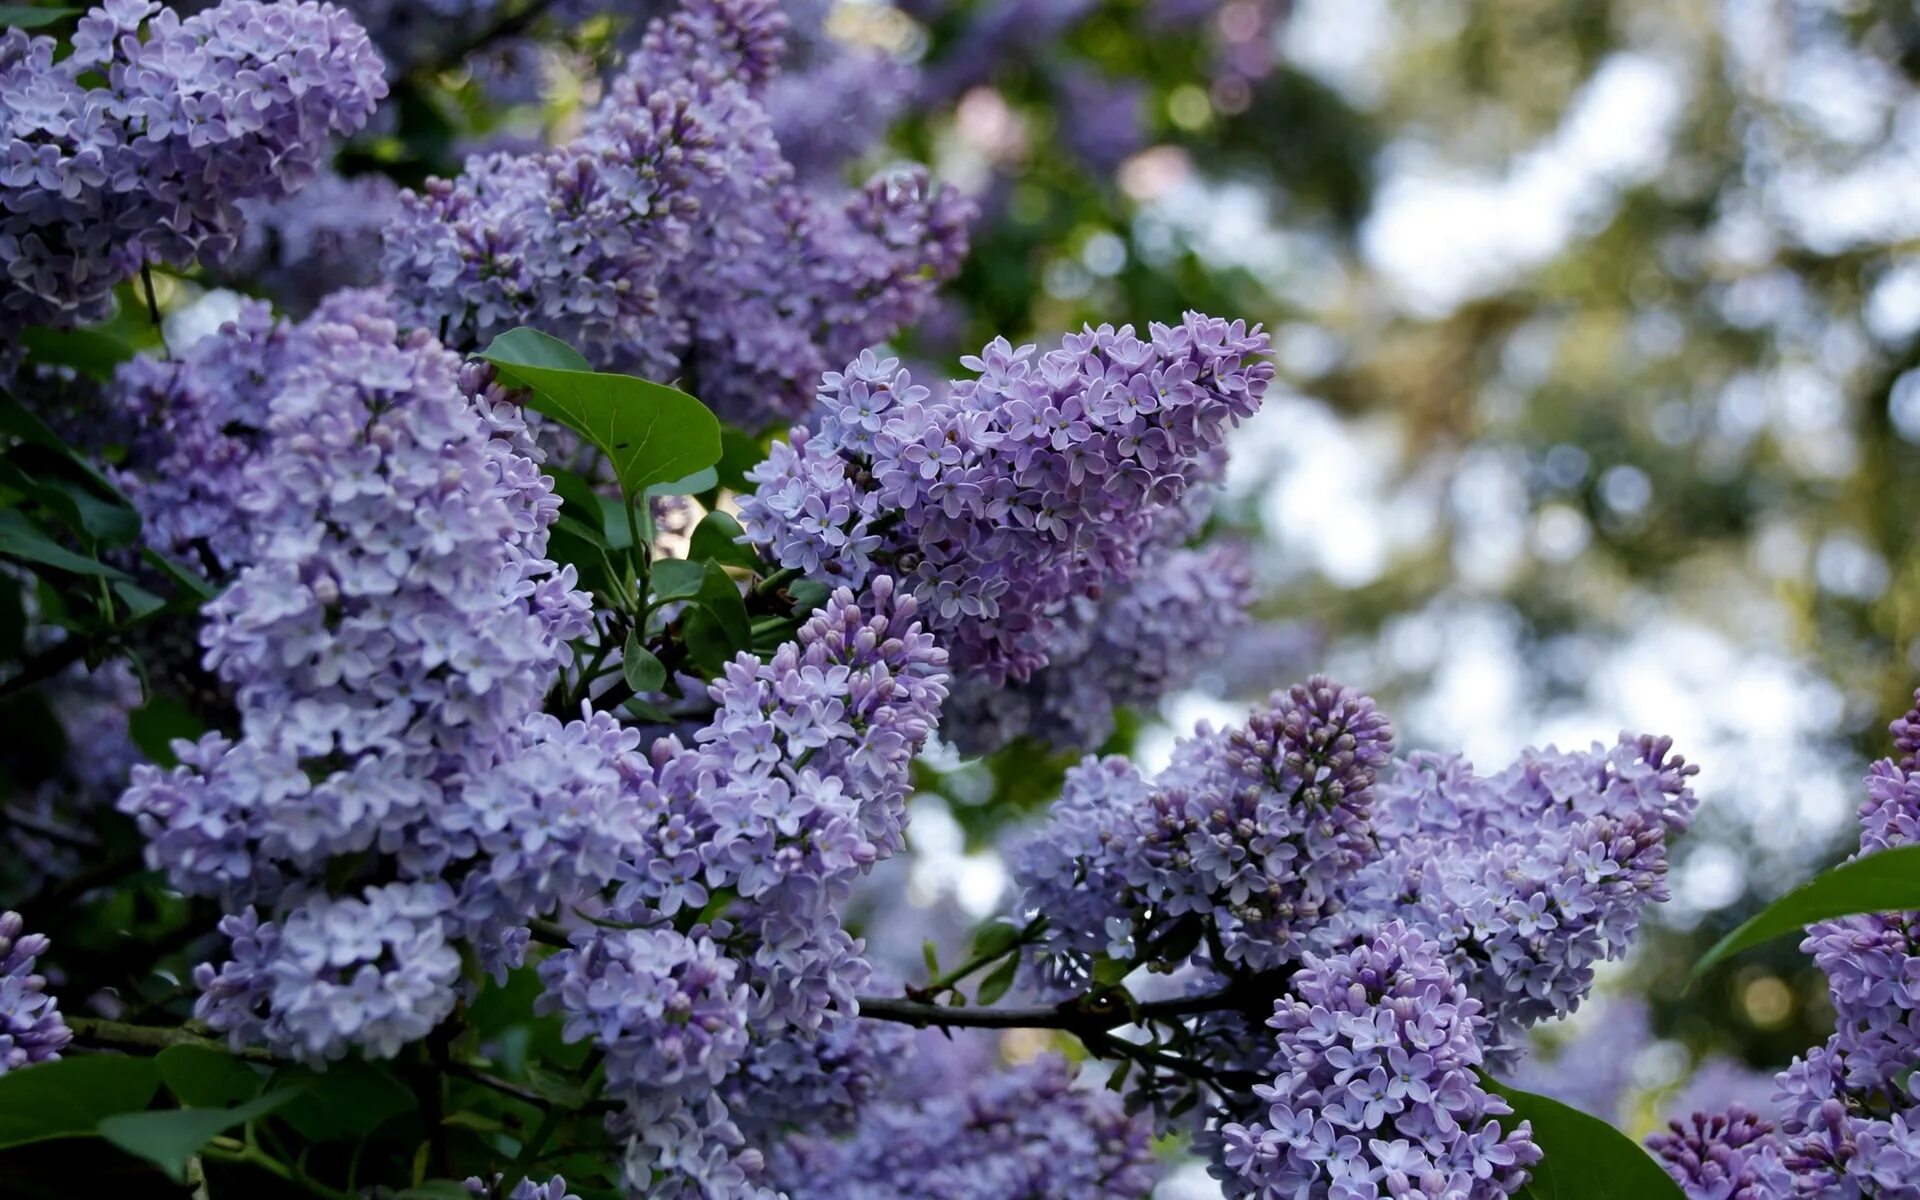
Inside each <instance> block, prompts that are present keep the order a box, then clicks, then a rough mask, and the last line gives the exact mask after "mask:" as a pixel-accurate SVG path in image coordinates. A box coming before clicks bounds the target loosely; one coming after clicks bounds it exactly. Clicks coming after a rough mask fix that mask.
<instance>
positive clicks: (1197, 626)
mask: <svg viewBox="0 0 1920 1200" xmlns="http://www.w3.org/2000/svg"><path fill="white" fill-rule="evenodd" d="M1140 570H1141V573H1140V575H1139V576H1138V577H1136V578H1135V579H1133V580H1132V581H1131V582H1129V583H1128V584H1126V585H1124V586H1122V587H1117V588H1113V589H1110V590H1108V591H1107V592H1106V593H1105V594H1104V595H1102V596H1101V597H1100V599H1099V600H1097V601H1095V600H1091V599H1088V598H1086V597H1076V598H1075V599H1074V600H1072V601H1071V602H1070V603H1069V605H1068V609H1067V614H1066V615H1063V617H1062V619H1061V620H1060V621H1059V623H1058V627H1057V632H1056V634H1055V637H1054V639H1053V641H1052V643H1051V644H1050V646H1049V647H1048V650H1047V665H1046V666H1045V667H1043V668H1041V669H1040V670H1038V671H1035V672H1034V673H1033V675H1032V676H1031V677H1030V678H1028V679H1027V680H1026V681H1025V682H1024V683H1018V684H1012V683H1010V684H1007V685H1005V686H1002V687H998V688H995V687H991V686H989V685H988V684H986V683H985V682H984V681H976V680H972V679H963V680H962V681H961V683H960V685H959V686H958V687H957V688H956V689H955V693H954V697H953V699H952V701H950V702H949V704H948V706H947V710H948V715H947V719H946V721H945V722H944V723H943V724H942V727H941V733H942V735H943V736H944V737H946V738H947V739H948V740H950V741H952V742H954V743H955V744H956V745H958V746H960V747H961V748H962V749H965V750H968V751H972V752H988V751H991V750H994V749H997V748H998V747H1000V746H1003V745H1005V744H1007V743H1008V742H1010V741H1013V740H1014V739H1015V738H1017V737H1023V736H1026V737H1034V738H1038V739H1040V740H1042V741H1044V742H1046V743H1047V744H1049V745H1051V746H1054V747H1056V748H1058V749H1063V750H1071V749H1088V748H1091V747H1095V746H1098V745H1100V744H1101V743H1102V742H1104V741H1106V740H1107V738H1108V737H1110V736H1111V735H1112V734H1113V730H1114V714H1115V713H1116V712H1117V711H1119V710H1120V709H1123V708H1144V707H1147V706H1150V705H1152V704H1154V703H1155V702H1157V701H1158V700H1159V699H1160V698H1161V697H1163V696H1165V695H1167V694H1169V693H1171V692H1173V691H1175V690H1176V689H1178V688H1179V687H1181V686H1183V685H1184V684H1186V683H1187V682H1188V681H1189V680H1190V679H1191V678H1192V677H1193V675H1194V673H1195V672H1196V671H1197V670H1198V669H1199V668H1200V667H1201V666H1203V665H1204V664H1206V663H1208V662H1210V661H1213V660H1214V659H1217V658H1218V657H1220V656H1221V655H1223V654H1225V653H1226V651H1227V648H1228V646H1229V645H1230V644H1231V641H1232V639H1233V638H1234V635H1235V634H1237V633H1238V632H1239V630H1240V629H1241V628H1242V627H1243V626H1244V625H1245V624H1246V619H1247V609H1248V607H1249V606H1250V605H1251V604H1252V602H1253V586H1252V576H1251V572H1250V571H1249V570H1248V567H1247V563H1246V556H1245V553H1244V551H1242V550H1241V549H1240V548H1239V547H1237V546H1234V545H1232V544H1228V543H1221V544H1216V545H1211V546H1208V547H1206V548H1204V549H1186V548H1181V549H1176V550H1173V551H1171V552H1169V553H1167V554H1166V555H1164V556H1161V557H1158V558H1156V559H1154V560H1152V561H1151V562H1148V563H1143V564H1142V566H1141V568H1140Z"/></svg>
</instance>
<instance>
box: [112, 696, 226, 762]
mask: <svg viewBox="0 0 1920 1200" xmlns="http://www.w3.org/2000/svg"><path fill="white" fill-rule="evenodd" d="M206 731H207V724H206V722H205V721H202V720H201V719H200V718H199V717H197V716H195V715H194V713H193V710H192V709H190V708H188V707H187V706H186V705H184V704H182V703H180V702H179V701H178V700H175V699H173V698H172V697H170V696H155V697H154V698H153V699H151V700H149V701H147V702H146V703H145V704H143V705H141V706H140V707H139V708H136V709H134V710H133V712H131V713H130V714H128V716H127V736H128V737H130V738H132V739H133V744H134V745H136V746H138V747H140V752H141V753H142V754H144V755H146V756H147V757H148V758H150V759H152V760H153V761H154V762H156V763H159V764H160V765H161V766H163V767H171V766H174V765H176V764H177V763H178V762H179V761H180V760H179V758H178V757H177V756H176V755H175V754H174V752H173V743H174V741H175V739H178V738H185V739H186V740H187V741H193V740H194V739H196V738H198V737H199V736H200V735H201V734H203V733H205V732H206Z"/></svg>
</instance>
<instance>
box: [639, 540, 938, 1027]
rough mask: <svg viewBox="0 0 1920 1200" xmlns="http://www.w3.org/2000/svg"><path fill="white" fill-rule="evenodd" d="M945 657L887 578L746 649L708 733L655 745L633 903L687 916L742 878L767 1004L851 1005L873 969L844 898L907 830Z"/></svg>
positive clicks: (792, 1020) (801, 1019)
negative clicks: (766, 652) (788, 632)
mask: <svg viewBox="0 0 1920 1200" xmlns="http://www.w3.org/2000/svg"><path fill="white" fill-rule="evenodd" d="M945 668H946V655H945V652H944V651H942V650H941V649H940V648H939V647H938V646H936V645H935V644H934V642H933V638H932V637H931V636H930V635H929V634H928V633H927V632H926V631H925V630H924V629H922V628H921V625H920V622H919V620H918V612H917V608H916V605H915V604H914V601H913V598H912V597H910V596H906V595H900V594H896V593H895V592H894V589H893V586H892V582H891V581H890V580H886V579H884V578H883V579H879V580H875V581H873V583H872V585H871V586H870V587H869V589H868V593H867V595H866V596H865V597H863V598H861V599H860V600H859V601H856V600H855V598H854V596H853V594H852V592H851V591H849V590H847V589H844V588H843V589H841V590H840V591H839V592H837V593H836V594H835V595H834V596H832V597H831V598H830V599H829V600H828V602H827V604H826V606H825V607H824V608H822V609H821V610H819V611H818V612H816V613H815V614H814V615H813V616H812V617H811V618H809V619H808V621H807V622H806V623H805V624H804V625H803V626H802V627H801V629H800V631H799V633H798V635H797V637H796V639H795V640H794V641H793V642H790V643H787V644H786V645H784V646H782V647H781V648H780V649H779V650H778V651H776V652H775V654H774V655H773V657H772V658H771V659H769V660H768V661H766V662H764V663H763V662H760V661H758V660H756V659H754V658H752V657H750V656H747V655H742V656H741V657H739V658H738V659H736V660H735V661H734V662H733V663H732V664H730V665H729V666H728V668H727V670H726V672H725V673H724V675H723V676H722V677H721V678H720V679H718V680H716V681H714V683H713V685H712V687H711V689H710V690H711V694H712V697H713V699H714V701H715V703H716V704H717V705H718V711H717V712H716V713H715V715H714V717H713V720H712V721H711V722H710V723H709V724H708V726H707V727H706V728H705V729H703V730H701V731H700V732H699V734H698V735H696V737H695V738H694V741H693V744H691V745H687V744H684V743H682V742H681V741H680V740H679V739H678V738H675V737H666V738H661V739H660V740H658V741H656V742H655V743H654V744H653V745H652V747H650V749H649V754H650V756H651V759H652V761H653V764H654V776H653V778H652V779H651V780H647V781H644V782H643V783H642V784H641V785H640V790H639V793H638V797H639V798H638V801H637V803H638V805H639V809H640V822H639V824H640V836H641V838H642V839H643V841H644V843H645V845H646V847H647V849H646V850H645V851H643V852H642V853H641V855H640V856H639V857H638V858H636V859H635V860H634V862H633V864H632V865H631V867H629V868H627V869H626V870H624V871H623V873H622V885H621V888H620V891H619V893H618V895H617V896H616V903H617V904H618V905H620V906H622V907H627V908H633V907H634V906H643V907H644V910H646V911H652V912H658V913H660V914H662V915H664V916H668V917H671V916H672V915H674V914H675V913H677V912H679V911H680V910H682V909H683V908H688V909H694V910H698V909H699V908H700V907H701V906H702V905H704V904H705V903H706V901H707V898H708V896H709V895H710V893H711V891H712V890H714V889H718V888H723V887H730V888H733V889H735V890H736V891H737V892H738V894H739V896H740V898H741V900H742V901H743V902H744V903H742V904H740V905H738V906H736V908H735V909H734V911H733V916H732V919H733V920H734V921H736V922H738V923H739V924H740V925H741V926H742V932H743V933H744V934H746V935H747V936H749V937H750V939H751V941H752V943H753V945H754V946H755V950H754V951H753V953H752V955H751V957H750V963H749V982H751V983H752V984H753V985H754V987H755V991H756V996H757V1000H756V1006H755V1007H756V1015H757V1016H758V1017H759V1018H761V1019H763V1020H770V1021H774V1022H775V1023H776V1024H777V1023H779V1022H781V1021H784V1022H786V1023H788V1024H791V1025H792V1026H794V1027H795V1028H797V1029H800V1030H802V1031H805V1032H809V1033H810V1032H813V1031H815V1030H817V1029H818V1027H819V1024H820V1021H821V1019H822V1015H823V1014H824V1012H825V1010H826V1009H827V1008H829V1007H837V1008H841V1009H843V1010H850V1009H851V1002H852V999H853V989H854V988H855V987H857V986H858V985H859V984H861V983H864V982H865V980H866V976H867V972H868V968H867V966H866V963H865V960H864V959H862V958H861V957H860V956H859V954H858V943H856V942H854V941H853V940H852V939H851V938H850V937H849V936H848V935H847V934H846V933H845V932H844V931H843V930H841V929H840V927H839V918H838V912H839V911H840V909H841V908H842V907H843V906H844V903H845V900H846V897H847V894H848V891H849V888H850V884H851V880H852V879H853V878H854V877H856V876H857V875H858V874H860V873H861V872H864V871H865V870H866V869H867V868H868V867H870V866H872V864H873V863H875V862H877V861H879V860H880V859H882V858H885V857H888V856H890V855H892V854H895V853H897V852H898V851H899V850H900V848H901V847H902V845H903V844H904V837H903V829H904V826H905V821H906V797H907V792H908V789H909V786H910V777H909V768H910V766H911V763H912V761H913V757H914V755H915V754H916V753H917V752H918V751H919V749H920V747H921V746H922V745H923V744H924V743H925V741H926V739H927V737H928V736H929V735H930V734H931V732H932V729H933V725H934V722H935V720H936V719H937V714H938V711H939V706H940V702H941V701H942V700H943V699H944V698H945V696H946V670H945Z"/></svg>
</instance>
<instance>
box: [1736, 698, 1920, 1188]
mask: <svg viewBox="0 0 1920 1200" xmlns="http://www.w3.org/2000/svg"><path fill="white" fill-rule="evenodd" d="M1911 728H1912V726H1911V724H1910V723H1896V724H1895V726H1894V736H1895V738H1896V741H1900V740H1904V739H1905V736H1906V733H1907V731H1908V730H1909V729H1911ZM1903 749H1904V747H1903ZM1866 791H1867V798H1866V800H1865V802H1864V803H1863V804H1862V805H1861V807H1860V853H1861V854H1872V853H1875V852H1876V851H1881V850H1886V849H1889V848H1891V847H1894V846H1907V845H1914V844H1917V843H1920V775H1916V774H1915V773H1913V772H1912V771H1910V770H1909V769H1908V767H1906V766H1903V765H1901V764H1899V763H1896V762H1894V761H1892V760H1883V761H1881V762H1878V763H1876V764H1874V766H1873V767H1872V769H1871V770H1869V771H1868V773H1867V778H1866ZM1917 920H1920V918H1916V916H1915V914H1913V913H1882V914H1873V915H1867V916H1857V917H1844V918H1840V919H1838V920H1833V921H1822V922H1819V923H1817V924H1814V925H1810V926H1808V928H1807V938H1806V941H1805V942H1803V943H1802V945H1801V948H1802V949H1803V950H1806V951H1808V952H1809V953H1811V954H1812V955H1813V957H1814V961H1815V962H1817V963H1818V964H1819V965H1820V967H1821V969H1822V970H1824V971H1825V972H1826V973H1827V981H1828V991H1829V993H1830V994H1831V996H1832V999H1833V1007H1834V1034H1833V1036H1832V1037H1831V1038H1829V1039H1828V1040H1827V1042H1826V1044H1825V1045H1824V1046H1816V1047H1814V1048H1813V1049H1811V1050H1809V1051H1808V1052H1807V1054H1806V1056H1805V1057H1804V1058H1799V1059H1795V1060H1794V1062H1793V1064H1792V1065H1791V1066H1789V1067H1788V1068H1787V1069H1786V1070H1785V1071H1783V1072H1781V1074H1780V1076H1779V1077H1778V1080H1777V1086H1778V1092H1777V1099H1778V1101H1779V1103H1780V1106H1781V1112H1780V1116H1779V1120H1778V1131H1777V1134H1776V1143H1777V1153H1778V1156H1779V1159H1780V1161H1781V1163H1782V1164H1783V1165H1784V1167H1785V1169H1786V1171H1787V1172H1788V1173H1789V1174H1790V1175H1791V1176H1792V1178H1793V1181H1794V1184H1795V1186H1796V1188H1798V1189H1799V1191H1800V1193H1801V1194H1808V1195H1814V1194H1818V1195H1828V1194H1832V1195H1869V1196H1876V1197H1882V1196H1884V1197H1903V1198H1912V1197H1916V1196H1920V1183H1916V1181H1920V1097H1916V1094H1915V1090H1914V1082H1913V1078H1912V1076H1913V1070H1914V1065H1915V1064H1916V1063H1917V1062H1920V925H1917V924H1916V921H1917ZM1716 1128H1717V1126H1716ZM1721 1144H1725V1139H1723V1140H1722V1143H1721ZM1749 1157H1750V1158H1754V1159H1756V1160H1757V1159H1758V1158H1759V1157H1760V1152H1759V1151H1757V1150H1756V1151H1752V1152H1750V1154H1749ZM1756 1169H1757V1168H1756Z"/></svg>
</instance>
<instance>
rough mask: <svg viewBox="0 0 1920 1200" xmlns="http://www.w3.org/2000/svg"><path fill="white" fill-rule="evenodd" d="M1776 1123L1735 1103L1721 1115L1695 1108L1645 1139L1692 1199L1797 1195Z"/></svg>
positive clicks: (1766, 1199) (1778, 1199)
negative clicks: (1782, 1159)
mask: <svg viewBox="0 0 1920 1200" xmlns="http://www.w3.org/2000/svg"><path fill="white" fill-rule="evenodd" d="M1772 1134H1773V1126H1772V1125H1771V1124H1770V1123H1768V1122H1766V1121H1763V1120H1761V1119H1760V1118H1759V1117H1757V1116H1755V1115H1754V1114H1753V1113H1751V1112H1749V1111H1748V1110H1746V1109H1745V1108H1742V1107H1740V1106H1739V1105H1735V1106H1734V1107H1733V1108H1731V1109H1730V1110H1728V1111H1727V1113H1726V1114H1725V1115H1723V1116H1711V1117H1709V1116H1707V1115H1705V1114H1703V1113H1695V1114H1694V1115H1693V1116H1692V1117H1689V1118H1687V1119H1684V1120H1676V1121H1673V1122H1672V1123H1671V1124H1670V1125H1669V1126H1668V1132H1665V1133H1656V1134H1654V1135H1653V1136H1652V1137H1649V1138H1648V1139H1647V1147H1648V1149H1650V1150H1652V1151H1653V1153H1654V1155H1655V1156H1656V1157H1658V1158H1659V1159H1660V1162H1661V1165H1662V1166H1664V1167H1666V1169H1667V1173H1668V1174H1669V1175H1672V1176H1673V1179H1674V1182H1676V1183H1678V1184H1679V1185H1680V1187H1681V1190H1682V1191H1684V1192H1686V1194H1687V1197H1688V1200H1782V1198H1784V1197H1786V1196H1790V1195H1793V1194H1794V1185H1793V1180H1792V1178H1791V1177H1790V1176H1789V1175H1788V1174H1787V1170H1786V1168H1785V1167H1784V1166H1783V1165H1782V1164H1781V1162H1780V1155H1779V1147H1778V1145H1777V1143H1775V1141H1774V1140H1773V1138H1772V1136H1771V1135H1772Z"/></svg>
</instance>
